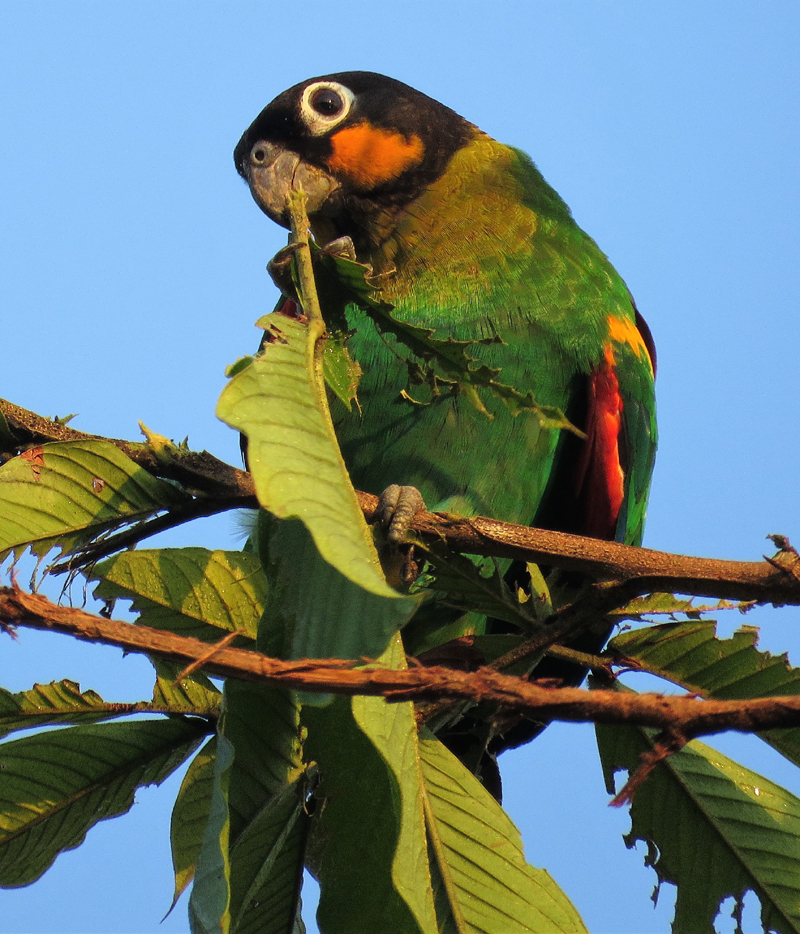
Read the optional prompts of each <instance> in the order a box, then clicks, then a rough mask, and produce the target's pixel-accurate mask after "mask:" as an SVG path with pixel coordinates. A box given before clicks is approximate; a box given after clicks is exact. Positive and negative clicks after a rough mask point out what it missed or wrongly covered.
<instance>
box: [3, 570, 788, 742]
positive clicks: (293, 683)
mask: <svg viewBox="0 0 800 934" xmlns="http://www.w3.org/2000/svg"><path fill="white" fill-rule="evenodd" d="M0 621H2V623H4V624H5V625H6V626H9V627H11V626H25V627H30V628H33V629H44V630H50V631H53V632H61V633H66V634H68V635H72V636H74V637H76V638H78V639H82V640H84V641H87V642H100V643H104V644H106V645H114V646H118V647H119V648H122V649H125V650H126V651H130V652H140V653H145V654H148V655H155V656H158V657H159V658H163V659H165V660H167V661H173V662H178V663H182V664H191V663H193V662H196V661H201V663H202V665H203V670H204V671H206V673H208V674H211V675H217V676H219V677H224V678H236V679H238V680H243V681H254V682H258V683H261V684H269V685H273V686H275V687H283V688H287V689H294V690H302V691H311V692H323V693H328V692H331V693H334V694H348V695H356V694H360V695H370V696H383V697H386V698H387V699H388V700H391V701H418V700H431V699H435V698H448V699H451V700H474V701H479V702H488V703H493V704H497V705H499V706H501V707H503V708H506V709H510V710H514V711H518V712H522V713H525V714H527V715H528V716H531V717H533V718H535V719H536V720H542V721H549V720H564V721H569V722H575V723H579V722H587V721H591V722H595V723H617V724H629V725H636V726H647V727H656V728H660V729H662V730H665V731H668V732H669V733H671V734H679V735H681V736H682V737H684V738H691V737H694V736H700V735H704V734H710V733H719V732H722V731H724V730H738V731H741V732H745V733H749V732H754V731H756V730H767V729H775V728H779V727H784V728H785V727H796V726H800V696H794V695H793V696H786V697H767V698H754V699H751V700H734V701H716V700H702V699H700V698H697V697H695V696H665V695H661V694H633V693H630V694H629V693H621V692H617V691H612V690H592V691H587V690H584V689H581V688H552V687H543V686H541V685H539V684H536V683H535V682H530V681H527V680H525V679H524V678H518V677H514V676H512V675H503V674H500V673H498V672H496V671H494V670H492V669H490V668H481V669H479V670H478V671H475V672H463V671H456V670H454V669H451V668H442V667H438V666H437V667H431V668H424V667H414V668H410V669H407V670H394V669H386V668H379V667H377V666H376V667H366V668H358V669H356V668H354V667H353V666H354V663H353V662H352V661H347V660H342V659H299V660H297V661H281V660H280V659H276V658H269V657H267V656H264V655H261V654H259V653H258V652H254V651H250V650H247V649H235V648H230V647H229V646H227V645H224V644H221V645H219V646H217V648H216V650H215V649H214V648H213V647H210V646H209V644H208V643H207V642H202V641H200V640H199V639H192V638H189V637H187V636H180V635H177V634H175V633H170V632H165V631H162V630H159V629H152V628H150V627H148V626H138V625H133V624H131V623H123V622H118V621H116V620H108V619H104V618H102V617H100V616H94V615H92V614H90V613H86V612H84V611H83V610H78V609H75V608H73V607H63V606H58V605H56V604H54V603H52V602H51V601H50V600H48V599H47V598H46V597H44V596H42V595H41V594H30V593H26V592H24V591H22V590H20V589H18V588H16V587H3V588H0ZM222 641H223V642H225V640H222Z"/></svg>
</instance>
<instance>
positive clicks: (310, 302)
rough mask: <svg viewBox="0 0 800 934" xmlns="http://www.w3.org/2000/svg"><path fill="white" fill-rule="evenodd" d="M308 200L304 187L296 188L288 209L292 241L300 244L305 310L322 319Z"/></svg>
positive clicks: (298, 254) (314, 318)
mask: <svg viewBox="0 0 800 934" xmlns="http://www.w3.org/2000/svg"><path fill="white" fill-rule="evenodd" d="M307 201H308V198H307V196H306V193H305V192H304V191H303V189H302V188H299V189H296V190H295V191H292V192H290V193H289V198H288V202H287V209H288V212H289V223H290V225H291V232H292V236H291V241H292V242H293V243H296V244H298V250H297V252H296V253H295V258H296V264H297V265H296V268H297V278H298V279H299V280H300V283H299V284H300V300H301V303H302V305H303V312H304V314H305V315H306V317H307V318H308V320H309V321H321V320H322V311H321V309H320V305H319V296H318V295H317V284H316V282H315V281H314V267H313V265H312V263H311V247H310V246H309V236H308V214H307V213H306V203H307Z"/></svg>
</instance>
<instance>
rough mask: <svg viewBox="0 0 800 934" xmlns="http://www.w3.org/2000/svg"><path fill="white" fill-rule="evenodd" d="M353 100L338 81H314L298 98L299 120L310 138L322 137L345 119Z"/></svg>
mask: <svg viewBox="0 0 800 934" xmlns="http://www.w3.org/2000/svg"><path fill="white" fill-rule="evenodd" d="M354 102H355V98H354V97H353V92H352V91H351V90H350V88H346V87H345V86H344V85H343V84H339V82H338V81H314V82H313V84H309V85H308V87H307V88H306V89H305V90H304V91H303V95H302V97H301V98H300V118H301V120H302V121H303V123H304V124H305V125H306V129H307V131H308V132H309V133H310V134H311V135H312V136H322V135H324V134H325V133H330V131H331V130H332V129H333V128H334V127H335V126H339V124H340V123H341V122H342V121H343V120H346V119H347V116H348V114H349V113H350V111H351V110H352V107H353V103H354Z"/></svg>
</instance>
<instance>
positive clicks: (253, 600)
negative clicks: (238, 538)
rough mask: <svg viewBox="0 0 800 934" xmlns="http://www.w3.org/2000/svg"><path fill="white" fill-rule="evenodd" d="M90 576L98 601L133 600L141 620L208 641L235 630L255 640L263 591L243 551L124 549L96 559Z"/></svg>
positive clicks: (254, 563) (252, 559)
mask: <svg viewBox="0 0 800 934" xmlns="http://www.w3.org/2000/svg"><path fill="white" fill-rule="evenodd" d="M89 579H90V580H99V581H100V583H99V584H98V586H97V588H96V589H95V592H94V594H95V596H96V597H97V599H98V600H116V599H127V600H132V601H133V609H134V610H135V611H137V612H138V613H139V614H140V616H139V622H140V623H142V624H143V625H145V626H153V627H154V628H156V629H167V630H169V631H170V632H176V633H178V634H180V635H182V636H193V637H194V638H196V639H203V640H205V641H207V642H216V641H218V640H219V639H220V637H221V636H222V634H223V633H226V632H234V631H241V632H242V636H243V637H244V636H247V637H249V638H250V639H254V638H255V636H256V632H257V629H258V620H259V619H260V617H261V614H262V612H263V609H264V600H265V596H266V582H265V579H264V574H263V572H262V570H261V565H260V563H259V560H258V557H257V556H256V555H254V554H252V553H251V552H246V551H209V550H208V549H206V548H160V549H151V550H148V549H142V550H140V551H123V552H121V553H120V554H118V555H114V556H113V557H111V558H108V559H107V560H105V561H101V562H100V563H99V564H97V565H96V566H95V567H94V568H93V569H92V571H91V572H90V574H89ZM220 630H222V632H220Z"/></svg>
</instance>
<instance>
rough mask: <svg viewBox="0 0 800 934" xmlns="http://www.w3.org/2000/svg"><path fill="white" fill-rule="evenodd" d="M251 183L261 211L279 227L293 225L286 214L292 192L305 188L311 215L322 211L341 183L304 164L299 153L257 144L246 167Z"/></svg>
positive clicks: (264, 143) (279, 147)
mask: <svg viewBox="0 0 800 934" xmlns="http://www.w3.org/2000/svg"><path fill="white" fill-rule="evenodd" d="M245 169H246V172H247V182H248V184H249V185H250V192H251V193H252V195H253V198H254V199H255V201H256V203H257V204H258V206H259V207H260V208H261V210H262V211H263V212H264V213H265V214H267V215H269V217H270V218H272V220H274V221H275V223H276V224H280V225H281V226H282V227H288V226H289V215H288V214H287V212H286V206H287V203H288V202H287V199H288V196H289V192H290V191H297V190H298V189H300V188H302V189H303V191H304V192H305V193H306V195H307V197H308V203H307V205H306V210H307V211H308V214H309V215H312V214H314V213H315V212H316V211H318V210H319V209H320V208H321V207H322V205H323V204H324V203H325V202H326V201H327V200H328V198H329V197H330V196H331V195H332V194H333V193H334V191H336V189H337V188H339V183H338V182H337V181H336V179H335V178H333V177H332V176H331V175H329V174H328V173H327V172H326V171H325V170H324V169H320V168H317V166H314V165H309V163H307V162H303V160H302V159H301V158H300V156H298V155H297V153H296V152H292V151H291V150H289V149H284V148H283V147H281V146H277V145H276V144H275V143H268V142H264V141H259V142H257V143H256V144H255V145H254V146H253V148H252V149H251V150H250V157H249V159H248V160H247V163H246V165H245Z"/></svg>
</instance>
